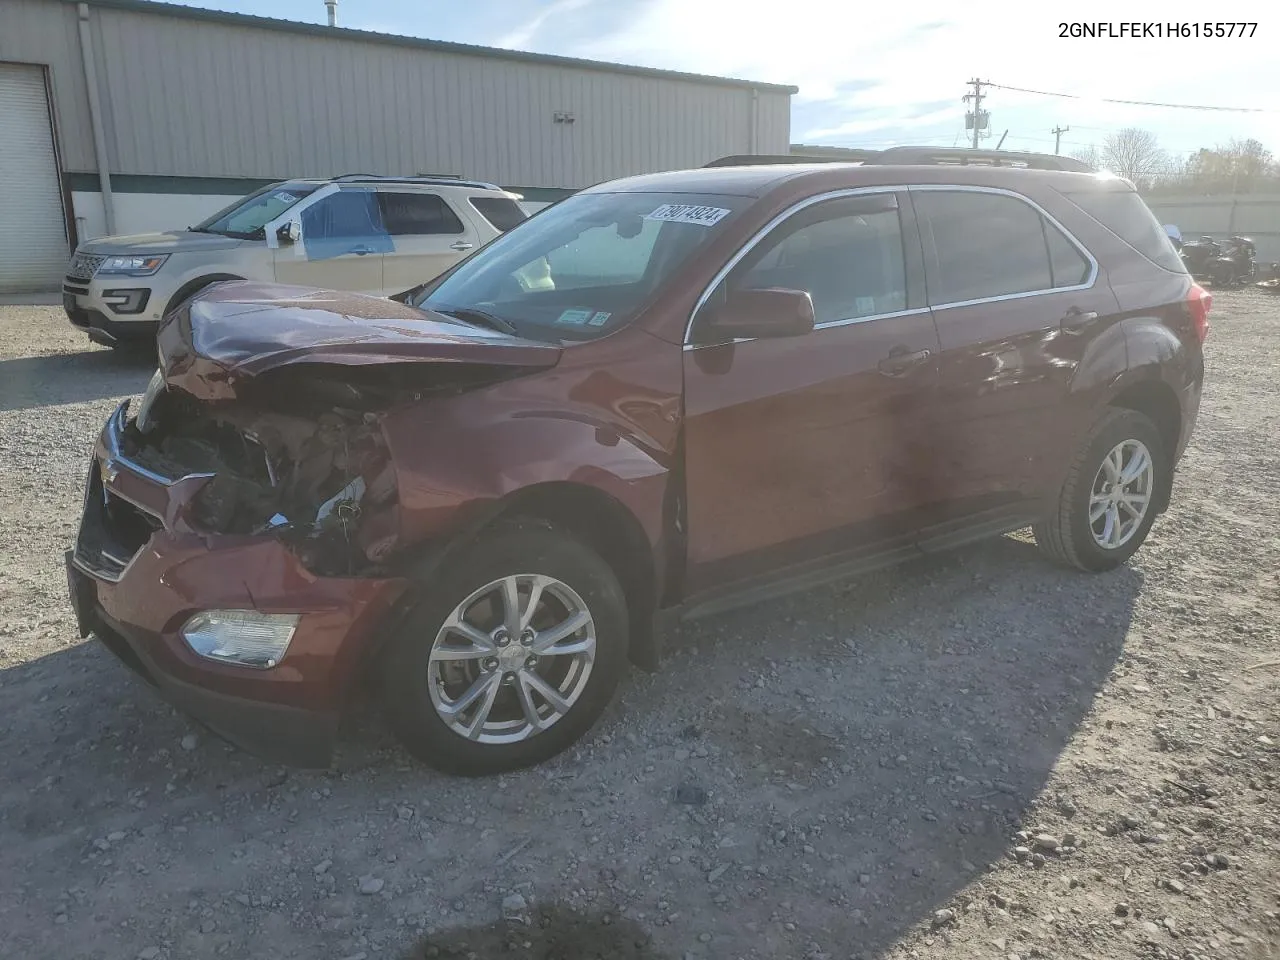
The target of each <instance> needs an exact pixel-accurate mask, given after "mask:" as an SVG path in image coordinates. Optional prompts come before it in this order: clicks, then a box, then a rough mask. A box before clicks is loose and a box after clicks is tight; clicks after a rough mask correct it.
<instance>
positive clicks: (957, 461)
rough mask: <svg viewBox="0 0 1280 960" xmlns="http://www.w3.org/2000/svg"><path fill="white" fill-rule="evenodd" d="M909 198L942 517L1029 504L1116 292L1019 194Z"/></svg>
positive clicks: (956, 192)
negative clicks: (934, 355) (934, 390)
mask: <svg viewBox="0 0 1280 960" xmlns="http://www.w3.org/2000/svg"><path fill="white" fill-rule="evenodd" d="M911 195H912V200H913V203H914V205H915V210H916V215H917V219H918V222H919V227H920V237H921V244H922V247H923V250H924V262H925V273H926V277H927V280H928V293H929V304H930V306H931V308H932V310H933V315H934V320H935V323H936V324H937V328H938V337H939V342H940V345H941V350H942V352H941V363H940V377H941V383H940V403H939V405H938V417H939V424H938V426H939V429H938V431H937V436H938V440H939V444H938V449H937V451H936V459H937V471H936V474H935V477H934V483H935V493H936V496H937V500H938V502H939V506H940V507H942V508H943V509H942V510H941V511H940V513H942V514H943V515H965V514H972V513H978V512H981V511H984V510H987V509H999V508H1003V507H1011V506H1018V505H1020V504H1022V505H1027V502H1028V501H1031V500H1033V499H1034V498H1036V497H1038V496H1040V495H1042V494H1043V492H1044V490H1045V487H1046V483H1047V481H1048V478H1049V477H1050V476H1051V474H1052V473H1053V471H1054V470H1055V469H1056V465H1057V464H1058V463H1059V462H1060V460H1061V457H1060V456H1056V454H1058V453H1059V452H1060V451H1061V449H1062V448H1063V446H1064V444H1068V443H1070V437H1071V430H1070V421H1069V417H1068V416H1067V412H1068V408H1067V401H1068V394H1069V390H1070V385H1071V379H1072V377H1073V376H1074V374H1075V371H1076V368H1077V366H1078V365H1079V363H1080V360H1081V356H1082V354H1083V351H1084V348H1085V345H1086V344H1087V343H1088V341H1089V340H1090V339H1091V337H1092V336H1093V335H1094V334H1096V332H1097V329H1098V327H1099V326H1100V325H1101V324H1105V323H1107V322H1109V321H1110V315H1111V314H1113V313H1114V310H1115V306H1114V303H1115V301H1114V298H1113V297H1112V296H1111V293H1110V290H1109V288H1108V287H1107V285H1106V283H1105V281H1103V282H1098V279H1097V278H1098V268H1097V265H1096V263H1095V262H1094V260H1093V257H1092V256H1091V255H1090V254H1089V253H1088V251H1087V250H1086V249H1085V248H1084V247H1083V245H1081V244H1080V243H1079V242H1078V241H1076V240H1075V239H1074V238H1073V237H1071V236H1070V235H1069V234H1068V233H1067V231H1066V230H1065V229H1064V228H1063V227H1062V226H1061V225H1060V224H1058V223H1057V221H1055V220H1054V219H1053V218H1052V217H1050V216H1049V215H1048V214H1047V213H1046V212H1045V211H1044V210H1042V209H1041V208H1039V207H1038V206H1036V205H1035V204H1033V203H1032V202H1030V201H1029V200H1028V199H1027V198H1025V197H1022V196H1021V195H1019V194H1016V193H1014V192H1011V191H1006V190H998V189H994V188H985V187H971V186H964V187H959V186H957V187H942V186H939V187H933V186H929V187H913V188H912V190H911ZM941 518H942V517H940V519H941Z"/></svg>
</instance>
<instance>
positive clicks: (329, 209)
mask: <svg viewBox="0 0 1280 960" xmlns="http://www.w3.org/2000/svg"><path fill="white" fill-rule="evenodd" d="M376 196H377V195H376V194H375V193H374V192H373V191H372V190H339V191H338V192H336V193H331V194H329V195H328V196H327V197H322V198H321V199H319V200H317V201H316V202H315V203H313V204H312V205H311V206H309V207H307V208H306V209H305V210H303V211H302V241H303V243H304V244H305V245H306V251H307V259H309V260H318V259H325V258H327V257H340V256H343V255H344V254H357V255H363V254H369V253H387V252H389V251H390V250H391V249H392V248H393V246H392V243H391V237H390V235H389V234H388V233H387V229H386V226H385V225H384V224H383V222H382V211H381V209H380V208H379V206H378V203H377V201H376V199H375V197H376Z"/></svg>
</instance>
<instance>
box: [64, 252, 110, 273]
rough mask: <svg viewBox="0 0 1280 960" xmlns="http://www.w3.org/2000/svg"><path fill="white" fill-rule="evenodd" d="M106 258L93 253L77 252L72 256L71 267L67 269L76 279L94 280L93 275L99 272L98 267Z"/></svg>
mask: <svg viewBox="0 0 1280 960" xmlns="http://www.w3.org/2000/svg"><path fill="white" fill-rule="evenodd" d="M106 259H107V258H106V257H99V256H95V255H94V254H92V253H77V254H76V255H75V256H74V257H72V258H71V268H70V269H69V270H68V271H67V276H69V277H72V278H74V279H76V280H92V279H93V275H94V274H95V273H97V272H98V268H99V267H100V266H102V262H103V261H104V260H106Z"/></svg>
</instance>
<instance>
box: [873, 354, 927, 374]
mask: <svg viewBox="0 0 1280 960" xmlns="http://www.w3.org/2000/svg"><path fill="white" fill-rule="evenodd" d="M932 356H933V351H932V350H916V351H914V352H908V351H907V348H906V347H894V348H893V349H892V350H890V351H889V355H888V356H887V357H885V358H884V359H883V360H881V361H880V363H879V364H877V366H878V367H879V369H880V372H881V373H883V374H884V375H885V376H886V377H901V376H904V375H905V374H907V373H910V372H911V371H912V370H914V369H915V368H916V367H918V366H920V364H922V363H925V362H927V361H928V359H929V358H930V357H932Z"/></svg>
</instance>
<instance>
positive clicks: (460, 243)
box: [449, 240, 475, 250]
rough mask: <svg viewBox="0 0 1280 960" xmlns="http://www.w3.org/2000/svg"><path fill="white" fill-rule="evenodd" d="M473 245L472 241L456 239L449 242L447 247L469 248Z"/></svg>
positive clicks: (453, 248) (455, 248)
mask: <svg viewBox="0 0 1280 960" xmlns="http://www.w3.org/2000/svg"><path fill="white" fill-rule="evenodd" d="M474 246H475V244H474V243H467V241H465V240H457V241H454V242H453V243H451V244H449V249H450V250H470V249H471V248H472V247H474Z"/></svg>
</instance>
